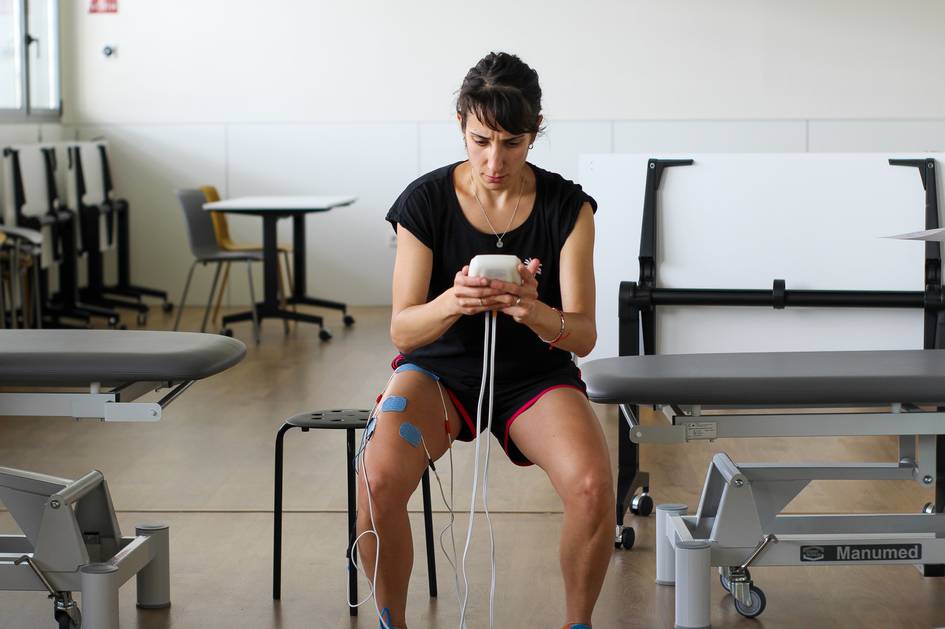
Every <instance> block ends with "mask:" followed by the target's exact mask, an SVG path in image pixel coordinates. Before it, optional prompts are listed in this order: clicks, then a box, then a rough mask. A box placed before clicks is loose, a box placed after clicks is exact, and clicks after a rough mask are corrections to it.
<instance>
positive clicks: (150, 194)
mask: <svg viewBox="0 0 945 629" xmlns="http://www.w3.org/2000/svg"><path fill="white" fill-rule="evenodd" d="M86 11H87V3H84V2H63V11H62V15H63V64H64V67H63V73H64V98H65V104H66V115H65V118H64V124H65V129H63V130H62V131H61V132H62V133H63V134H64V135H67V136H73V135H77V136H79V137H92V136H95V135H104V136H105V137H107V138H108V139H109V140H110V141H112V142H113V144H114V159H115V161H116V164H115V171H116V172H115V179H116V187H117V188H118V189H119V190H120V192H121V193H122V194H123V195H125V196H126V197H128V198H129V199H130V200H131V202H132V207H133V208H134V211H135V219H134V228H133V234H132V238H133V240H134V242H135V246H136V250H135V254H134V269H133V273H134V275H135V279H136V281H139V282H142V283H150V284H156V285H159V286H162V287H164V288H167V289H171V290H173V291H175V292H176V291H178V290H179V288H180V286H181V284H182V283H183V277H184V273H185V271H186V266H187V265H188V264H189V261H190V257H189V253H188V251H187V248H186V239H185V236H184V228H183V223H182V220H181V219H180V217H179V211H178V210H177V208H176V206H175V204H174V199H173V189H174V188H175V187H182V186H191V185H198V184H201V183H212V184H215V185H217V186H218V187H219V188H220V190H221V192H222V193H224V194H226V195H229V196H232V195H242V194H256V193H266V192H270V193H272V192H286V193H290V192H291V193H301V192H310V193H351V194H355V195H357V196H358V197H359V199H360V200H359V202H358V203H357V204H355V205H354V206H352V207H350V208H344V209H343V210H338V211H336V212H332V213H328V214H325V215H321V216H315V217H312V218H311V220H310V221H309V238H310V242H311V243H312V247H313V251H312V256H311V258H312V259H311V260H310V266H311V280H310V282H311V289H312V292H315V293H317V294H323V295H326V296H332V297H337V298H339V299H343V300H346V301H349V302H351V303H355V304H358V303H389V274H390V267H391V261H392V254H393V251H392V249H390V247H389V246H388V240H389V228H388V226H387V225H386V224H385V223H384V222H383V220H382V219H383V215H384V212H385V210H386V208H387V207H388V205H389V204H390V202H391V201H392V200H393V199H394V198H395V197H396V195H397V194H398V192H399V191H400V190H401V189H402V188H403V187H404V186H405V185H406V184H407V183H408V182H409V181H410V180H411V179H412V178H413V177H414V176H416V175H418V174H420V173H422V172H424V171H426V170H429V169H430V168H432V167H435V166H437V165H440V164H442V163H445V162H446V161H449V160H452V159H461V157H462V149H461V145H460V138H459V136H458V133H457V132H456V130H455V128H454V126H453V125H452V124H451V110H452V106H453V99H454V97H455V91H456V89H457V88H458V87H459V84H460V82H461V79H462V76H463V75H464V73H465V71H466V69H467V68H468V67H469V66H471V65H472V64H473V63H475V61H476V60H477V59H478V58H479V57H481V56H482V54H484V53H485V52H487V51H488V50H490V49H505V50H509V51H513V52H517V53H518V54H520V55H521V56H522V57H523V58H524V59H525V60H526V61H528V62H529V63H531V64H532V65H534V66H535V67H536V68H537V69H538V71H539V73H540V75H541V79H542V85H543V88H544V91H545V113H546V119H547V123H548V133H547V135H546V136H545V137H544V138H543V139H542V140H541V141H540V142H539V143H538V144H537V145H536V148H535V151H534V153H533V156H532V157H533V161H535V162H536V163H539V164H541V165H544V166H546V167H549V168H552V169H555V170H558V171H560V172H562V173H564V174H565V175H567V176H570V177H571V178H577V176H578V156H579V155H580V154H582V153H602V152H649V151H658V152H695V151H698V152H740V151H751V152H754V151H763V152H797V151H896V152H903V151H919V150H922V151H927V150H945V76H943V73H942V71H941V70H942V68H941V66H942V61H943V60H945V38H942V37H941V36H940V31H941V25H942V24H943V23H945V4H943V3H940V2H937V1H934V0H907V1H901V2H895V3H892V2H884V1H879V0H869V1H852V0H832V1H831V2H818V1H815V0H806V1H798V2H790V3H787V2H781V1H778V0H757V1H748V0H742V1H734V0H716V1H714V2H700V1H698V0H689V1H677V2H648V1H645V0H589V1H586V2H582V3H574V2H567V3H566V2H555V1H552V2H548V1H547V0H546V1H545V2H538V1H537V0H526V1H522V2H514V3H510V2H494V1H493V0H484V1H483V2H479V3H476V4H474V5H470V4H469V3H451V2H442V1H437V2H434V1H433V0H409V1H408V0H405V1H404V2H398V3H394V2H384V1H382V0H370V1H364V2H324V1H317V2H293V1H291V0H270V1H269V2H266V3H260V2H250V1H249V0H200V1H197V2H190V3H183V4H178V5H175V6H174V7H173V8H171V7H168V6H167V5H166V4H165V3H155V2H147V1H145V0H126V1H125V2H123V3H121V5H120V12H119V13H118V14H117V15H90V14H88V13H87V12H86ZM105 44H111V45H113V46H116V47H117V48H118V55H117V56H116V57H115V58H112V59H106V58H105V57H104V56H103V55H102V54H101V48H102V47H103V46H104V45H105ZM0 139H3V140H4V141H9V140H8V139H7V136H6V134H5V133H4V131H3V130H2V129H0ZM236 231H237V234H238V235H239V236H240V237H241V238H243V239H244V240H257V241H258V240H259V238H260V235H259V228H258V226H257V225H256V224H255V223H254V222H253V221H252V220H251V219H246V220H243V221H241V222H240V223H239V224H237V225H236ZM316 246H320V249H318V250H317V251H315V250H314V247H316ZM325 270H327V271H330V272H332V273H336V274H337V275H336V276H334V277H335V278H336V279H334V280H332V279H330V278H328V277H326V276H325V273H324V272H323V273H321V274H319V271H325ZM235 284H236V285H235V287H234V293H233V299H234V301H241V300H243V299H245V290H244V288H243V286H242V284H243V282H242V281H240V279H239V277H237V281H236V282H235ZM200 299H202V296H201V295H200V292H199V291H198V292H197V293H195V296H194V301H198V300H200Z"/></svg>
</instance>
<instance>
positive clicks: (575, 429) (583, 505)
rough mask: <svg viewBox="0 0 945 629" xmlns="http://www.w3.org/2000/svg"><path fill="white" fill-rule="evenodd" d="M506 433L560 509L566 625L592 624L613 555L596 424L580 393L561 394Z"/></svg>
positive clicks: (606, 474)
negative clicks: (541, 477) (541, 474)
mask: <svg viewBox="0 0 945 629" xmlns="http://www.w3.org/2000/svg"><path fill="white" fill-rule="evenodd" d="M510 431H511V434H510V437H511V439H512V441H513V442H514V443H515V445H516V446H517V447H518V449H519V450H521V451H522V453H523V454H524V455H525V456H527V457H528V458H529V460H531V461H532V462H533V463H535V464H536V465H538V466H539V467H541V468H542V469H543V470H544V471H545V473H547V474H548V478H549V479H550V480H551V484H552V485H553V486H554V488H555V491H557V492H558V495H559V496H561V500H562V502H563V503H564V527H563V528H562V531H561V546H560V551H559V552H560V558H561V572H562V575H563V576H564V589H565V598H566V603H567V614H568V617H567V621H568V622H569V623H586V624H590V622H591V614H592V612H593V610H594V605H595V603H596V602H597V597H598V595H599V594H600V589H601V586H602V585H603V582H604V575H605V574H606V573H607V566H608V564H609V563H610V557H611V555H612V554H613V527H614V513H613V511H614V487H613V476H612V474H611V470H610V456H609V454H608V450H607V443H606V441H605V439H604V433H603V431H602V430H601V427H600V423H599V422H598V420H597V416H596V415H594V411H593V410H592V409H591V405H590V403H589V402H588V401H587V398H586V397H585V396H584V394H583V393H581V392H580V391H578V390H576V389H571V388H561V389H554V390H552V391H549V392H548V393H546V394H545V395H543V396H542V397H541V398H540V399H539V400H538V401H537V402H536V403H535V404H534V405H533V406H532V407H531V408H529V409H528V410H527V411H525V412H523V413H522V414H521V415H519V416H518V418H516V420H515V421H514V422H513V423H512V427H511V429H510Z"/></svg>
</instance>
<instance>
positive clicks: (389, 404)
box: [381, 395, 407, 413]
mask: <svg viewBox="0 0 945 629" xmlns="http://www.w3.org/2000/svg"><path fill="white" fill-rule="evenodd" d="M405 408H407V398H405V397H402V396H399V395H391V396H390V397H388V398H387V399H385V400H384V403H383V404H381V410H382V411H390V412H392V413H403V412H404V409H405Z"/></svg>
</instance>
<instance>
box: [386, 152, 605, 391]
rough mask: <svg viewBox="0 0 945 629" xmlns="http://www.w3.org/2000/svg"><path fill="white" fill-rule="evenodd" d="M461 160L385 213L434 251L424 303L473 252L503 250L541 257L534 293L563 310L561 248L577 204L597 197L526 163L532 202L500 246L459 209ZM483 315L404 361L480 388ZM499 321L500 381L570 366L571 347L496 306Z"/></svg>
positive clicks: (466, 319)
mask: <svg viewBox="0 0 945 629" xmlns="http://www.w3.org/2000/svg"><path fill="white" fill-rule="evenodd" d="M460 163H462V162H458V163H456V164H451V165H449V166H444V167H442V168H438V169H437V170H434V171H432V172H430V173H427V174H426V175H423V176H422V177H420V178H419V179H417V180H416V181H414V182H413V183H411V184H410V185H409V186H407V189H406V190H404V191H403V193H401V195H400V196H399V197H398V198H397V200H396V201H395V202H394V205H393V206H391V209H390V211H389V212H388V213H387V220H388V221H389V222H390V223H391V225H392V226H393V227H394V230H395V231H396V229H397V224H398V223H399V224H400V225H401V226H403V227H404V228H405V229H407V230H408V231H410V233H411V234H413V235H414V236H416V238H417V239H418V240H419V241H420V242H422V243H423V244H425V245H426V246H427V247H429V248H430V249H431V250H432V252H433V270H432V274H431V277H430V289H429V291H428V293H427V301H430V300H432V299H434V298H436V297H437V296H439V295H440V294H441V293H443V291H445V290H447V289H449V288H450V287H451V286H453V279H454V277H455V276H456V273H457V272H458V271H459V270H460V269H462V268H463V266H465V265H467V264H469V261H470V260H472V258H473V256H475V255H477V254H481V253H483V254H484V253H491V254H500V253H501V254H512V255H516V256H518V257H519V259H520V260H522V261H523V262H525V263H526V264H527V263H528V261H529V260H531V259H532V258H538V259H539V260H540V261H541V266H540V267H539V270H538V274H537V276H536V277H537V280H538V299H539V300H541V301H542V302H544V303H545V304H547V305H549V306H554V307H555V308H561V284H560V278H559V258H560V254H561V248H562V247H563V246H564V243H565V240H567V238H568V236H569V235H570V233H571V230H572V229H573V228H574V224H575V222H576V221H577V217H578V214H579V212H580V209H581V206H582V205H583V204H584V203H590V204H591V207H592V208H593V209H594V210H595V211H596V210H597V202H596V201H594V199H592V198H591V197H590V196H589V195H587V194H586V193H585V192H584V191H583V190H582V189H581V186H579V185H578V184H576V183H573V182H571V181H568V180H567V179H565V178H563V177H562V176H561V175H558V174H555V173H552V172H549V171H547V170H543V169H541V168H538V167H536V166H533V165H531V164H529V166H530V167H531V169H532V171H533V172H534V173H535V187H536V191H535V204H534V207H533V209H532V212H531V214H530V215H529V216H528V218H527V219H526V220H525V222H524V223H522V224H521V225H520V226H519V227H516V228H515V229H513V230H511V231H509V232H508V233H507V234H506V235H505V237H504V238H503V247H502V248H501V249H499V248H497V247H496V237H495V236H494V235H493V234H484V233H482V232H481V231H479V230H478V229H476V228H475V227H474V226H473V225H472V224H471V223H470V222H469V220H468V219H467V218H466V216H465V215H464V214H463V211H462V208H461V207H460V205H459V198H458V197H457V196H456V189H455V187H454V186H453V170H454V169H455V168H456V167H457V166H458V165H459V164H460ZM484 316H485V315H477V316H463V317H460V318H459V319H458V320H457V321H456V323H454V324H453V325H452V326H451V327H450V328H449V329H448V330H447V331H446V332H444V333H443V335H442V336H441V337H440V338H438V339H437V340H435V341H433V342H432V343H429V344H428V345H425V346H423V347H420V348H417V349H416V350H414V351H413V352H411V353H410V354H408V355H407V356H406V359H407V361H409V362H413V363H416V364H418V365H420V366H421V367H425V368H427V369H429V370H431V371H433V372H435V373H438V374H440V375H442V376H443V377H444V378H446V379H448V380H450V379H453V380H458V381H459V382H461V383H463V384H466V385H467V386H478V384H479V382H480V379H481V377H482V352H483V333H484V320H483V318H484ZM496 320H497V321H498V328H497V330H496V368H495V379H496V383H497V384H499V383H502V382H508V381H510V380H515V379H517V378H519V377H521V376H523V375H526V374H530V375H534V374H540V373H543V372H551V371H554V370H556V369H560V368H563V367H565V366H567V365H568V363H571V364H573V363H572V359H571V354H570V352H566V351H564V350H560V349H557V348H554V349H551V350H549V348H548V345H547V344H545V343H543V342H542V341H541V340H539V339H538V336H537V335H536V334H535V333H534V332H532V330H531V329H529V328H528V326H525V325H523V324H520V323H516V322H515V320H513V319H512V317H510V316H508V315H504V314H502V313H501V312H500V313H498V315H497V317H496Z"/></svg>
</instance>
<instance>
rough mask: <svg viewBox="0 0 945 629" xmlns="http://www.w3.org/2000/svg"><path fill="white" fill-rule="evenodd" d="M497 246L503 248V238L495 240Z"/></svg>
mask: <svg viewBox="0 0 945 629" xmlns="http://www.w3.org/2000/svg"><path fill="white" fill-rule="evenodd" d="M495 246H496V247H497V248H499V249H501V248H502V241H501V240H496V241H495Z"/></svg>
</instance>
